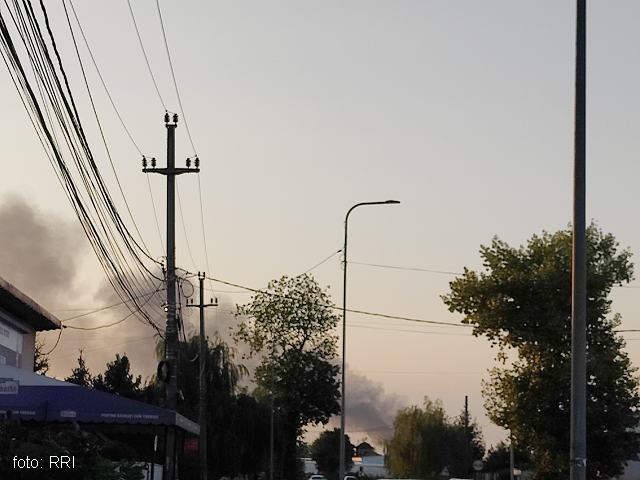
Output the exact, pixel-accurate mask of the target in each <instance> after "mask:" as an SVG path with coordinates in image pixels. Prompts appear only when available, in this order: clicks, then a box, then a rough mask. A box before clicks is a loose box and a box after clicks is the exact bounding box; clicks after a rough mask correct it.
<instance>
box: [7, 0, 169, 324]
mask: <svg viewBox="0 0 640 480" xmlns="http://www.w3.org/2000/svg"><path fill="white" fill-rule="evenodd" d="M4 3H5V6H6V8H4V9H2V10H0V43H1V50H2V57H3V60H4V61H5V64H6V65H7V67H8V70H9V72H10V74H11V77H12V80H13V82H14V84H15V86H16V89H17V90H18V92H19V94H20V97H21V99H22V102H23V104H24V106H25V108H26V110H27V112H28V114H29V117H30V119H31V122H32V123H33V126H34V128H35V130H36V132H37V134H38V136H39V138H40V142H41V143H42V146H43V147H44V149H45V151H46V153H47V156H48V157H49V161H50V162H51V165H52V166H53V168H54V171H55V172H56V175H57V177H58V179H59V180H60V183H61V184H62V186H63V187H64V190H65V193H66V195H67V197H68V199H69V201H70V202H71V205H72V206H73V209H74V211H75V213H76V215H77V216H78V219H79V220H80V222H81V224H82V227H83V229H84V231H85V233H86V235H87V237H88V239H89V241H90V242H91V245H92V247H93V249H94V251H95V253H96V255H97V257H98V259H99V261H100V263H101V264H102V267H103V268H104V271H105V273H106V274H107V278H108V279H109V281H110V282H111V284H112V285H113V288H114V289H115V291H116V292H117V294H118V296H119V297H120V299H121V300H122V301H123V302H124V303H125V304H126V305H127V306H128V308H129V310H130V311H131V312H132V314H134V315H135V316H136V317H137V318H138V319H139V320H140V321H142V322H145V323H148V324H149V325H151V326H152V327H154V328H155V329H156V331H157V332H158V333H160V334H162V332H163V328H162V327H161V324H159V323H158V320H159V319H162V318H163V317H164V308H163V303H164V294H163V293H162V292H163V291H164V290H166V286H165V278H164V277H165V275H164V268H162V267H163V266H162V263H160V262H158V261H156V260H155V259H154V258H153V257H151V255H150V254H149V252H148V250H147V248H146V246H144V243H143V242H142V240H140V242H138V241H137V240H136V239H135V238H134V237H133V235H132V234H131V232H130V231H129V229H128V228H127V227H126V225H125V224H124V222H123V220H122V218H121V216H120V214H119V212H118V209H117V208H116V205H115V204H114V202H113V200H112V197H111V195H110V193H109V191H108V189H107V186H106V184H105V182H104V180H103V178H102V176H101V174H100V172H99V170H98V167H97V165H96V162H95V159H94V156H93V154H92V152H91V149H90V148H89V144H88V141H87V138H86V136H85V134H84V131H83V128H82V123H81V121H80V117H79V115H78V111H77V109H76V104H75V101H74V98H73V95H72V92H71V89H70V87H69V83H68V80H67V76H66V73H65V70H64V67H63V64H62V60H61V58H60V55H59V52H58V48H57V46H56V42H55V39H54V36H53V33H52V32H51V29H50V26H49V20H48V16H47V11H46V8H45V6H44V2H42V1H40V11H39V15H40V21H39V19H38V15H37V14H36V12H35V11H34V8H33V5H32V3H31V1H30V0H23V1H18V0H13V1H7V0H5V2H4ZM42 21H43V22H44V26H45V30H46V32H47V33H46V35H44V34H43V28H42V26H41V22H42ZM9 26H11V32H10V30H9ZM12 33H13V35H14V36H15V38H16V39H17V41H18V42H19V43H18V44H16V42H14V39H13V37H12ZM27 69H29V71H30V72H31V74H30V75H28V74H27ZM141 244H142V245H141Z"/></svg>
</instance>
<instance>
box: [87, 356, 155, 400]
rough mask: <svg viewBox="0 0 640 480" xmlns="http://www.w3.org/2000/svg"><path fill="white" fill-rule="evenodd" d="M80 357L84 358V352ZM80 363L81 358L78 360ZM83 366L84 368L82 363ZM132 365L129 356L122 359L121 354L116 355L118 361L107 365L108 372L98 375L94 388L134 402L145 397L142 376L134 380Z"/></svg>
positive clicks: (93, 383)
mask: <svg viewBox="0 0 640 480" xmlns="http://www.w3.org/2000/svg"><path fill="white" fill-rule="evenodd" d="M80 357H82V352H81V355H80ZM78 362H80V358H79V359H78ZM81 366H84V361H82V364H81ZM130 369H131V364H130V363H129V359H128V358H127V355H126V354H124V355H123V356H122V357H120V354H119V353H116V359H115V360H114V361H113V362H109V363H107V370H105V372H104V376H102V374H98V375H97V376H96V377H95V378H94V379H93V381H92V386H93V388H95V389H96V390H102V391H103V392H108V393H114V394H116V395H120V396H122V397H125V398H131V399H133V400H140V399H142V397H143V392H142V389H141V388H140V383H141V382H142V376H140V375H138V377H137V378H136V379H135V380H134V379H133V375H132V374H131V373H130V372H129V370H130Z"/></svg>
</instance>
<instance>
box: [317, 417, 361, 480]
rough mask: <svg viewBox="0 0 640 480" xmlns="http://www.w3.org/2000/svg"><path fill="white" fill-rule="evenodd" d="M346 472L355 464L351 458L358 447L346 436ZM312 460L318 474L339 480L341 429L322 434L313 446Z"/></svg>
mask: <svg viewBox="0 0 640 480" xmlns="http://www.w3.org/2000/svg"><path fill="white" fill-rule="evenodd" d="M344 450H345V459H346V462H345V463H346V465H345V471H347V472H348V471H349V470H351V467H353V462H352V461H351V457H353V456H354V455H355V452H356V447H355V446H354V445H353V444H352V443H351V442H350V441H349V435H345V448H344ZM311 458H313V460H314V461H315V462H316V467H317V469H318V472H320V473H321V474H322V475H324V476H325V477H326V478H328V479H329V480H337V479H338V477H339V474H340V473H339V472H340V429H339V428H334V429H333V430H328V431H324V432H322V433H321V434H320V435H319V436H318V438H316V440H315V441H314V442H313V443H312V444H311Z"/></svg>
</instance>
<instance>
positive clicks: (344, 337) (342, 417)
mask: <svg viewBox="0 0 640 480" xmlns="http://www.w3.org/2000/svg"><path fill="white" fill-rule="evenodd" d="M397 203H400V202H399V201H398V200H386V201H384V202H362V203H357V204H355V205H354V206H353V207H351V208H350V209H349V211H348V212H347V215H346V216H345V217H344V249H343V250H342V254H343V255H344V280H343V284H342V286H343V290H342V385H341V388H342V398H341V399H340V400H341V408H340V477H338V480H344V474H345V451H344V449H345V443H346V442H345V417H346V415H345V408H346V401H345V388H346V387H345V368H346V359H347V318H346V317H347V226H348V222H349V214H350V213H351V212H352V211H353V210H354V209H355V208H357V207H361V206H362V205H389V204H397Z"/></svg>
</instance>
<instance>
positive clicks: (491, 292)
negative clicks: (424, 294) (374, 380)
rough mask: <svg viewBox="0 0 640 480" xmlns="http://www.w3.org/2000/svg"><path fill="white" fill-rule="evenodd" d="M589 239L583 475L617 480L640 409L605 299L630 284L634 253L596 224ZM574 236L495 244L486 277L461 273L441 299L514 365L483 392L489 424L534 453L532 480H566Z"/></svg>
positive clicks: (637, 444)
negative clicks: (511, 351)
mask: <svg viewBox="0 0 640 480" xmlns="http://www.w3.org/2000/svg"><path fill="white" fill-rule="evenodd" d="M586 234H587V235H586V237H587V351H588V353H587V378H588V381H587V396H588V398H587V400H588V401H587V439H588V440H587V458H588V462H587V471H588V473H587V475H588V477H589V478H594V477H596V476H601V477H613V476H616V475H619V474H620V473H622V470H623V468H624V464H625V462H626V461H627V460H631V459H635V458H636V456H637V452H638V450H639V449H640V438H639V437H638V435H637V434H636V433H635V432H634V431H633V430H634V429H635V427H636V426H637V425H638V415H637V413H636V409H637V408H638V407H639V406H640V398H639V397H638V393H637V387H638V379H637V378H636V377H634V375H633V373H634V372H635V370H636V369H635V368H633V367H632V366H631V363H630V361H629V358H628V356H627V354H626V353H625V352H624V351H623V348H624V346H625V342H624V340H623V339H622V338H621V337H620V336H618V335H616V333H615V331H614V329H615V328H616V327H618V326H619V325H620V321H621V320H620V316H619V315H614V316H613V317H611V316H609V314H610V313H611V301H610V300H608V299H607V297H608V295H609V293H610V292H611V288H612V287H613V286H614V285H617V284H622V283H623V282H629V281H630V280H631V279H632V276H633V265H632V264H631V262H630V261H629V258H630V256H631V253H630V252H629V251H628V250H622V251H621V252H619V253H618V243H617V242H616V240H615V238H614V237H613V236H612V235H611V234H606V235H605V234H603V233H602V231H601V230H600V229H599V228H598V227H597V226H596V225H595V224H591V225H590V226H589V227H588V229H587V232H586ZM571 237H572V233H571V231H570V230H566V231H560V232H557V233H556V234H554V235H550V234H548V233H546V232H544V233H543V235H542V236H535V235H534V236H533V237H532V238H531V240H529V242H528V244H527V246H526V247H525V246H521V247H520V248H518V249H516V248H512V247H510V246H509V245H507V244H506V243H504V242H502V241H500V240H499V239H498V238H497V237H495V238H494V239H493V241H492V243H491V246H490V247H485V246H482V247H481V249H480V254H481V256H482V258H483V259H484V266H485V268H486V271H487V273H479V274H478V273H476V272H473V271H469V270H467V269H466V268H465V273H464V275H463V276H462V277H459V278H457V279H456V280H454V281H453V282H451V283H450V287H451V293H450V294H449V295H445V296H443V297H442V298H443V300H444V302H445V304H446V305H447V306H448V307H449V310H450V311H452V312H459V313H462V314H464V315H465V318H464V319H463V320H462V322H463V323H466V324H470V325H473V327H474V329H473V333H474V335H476V336H479V335H486V336H487V337H488V338H489V340H490V341H491V342H492V344H493V345H497V346H498V347H500V350H499V353H498V356H497V358H498V360H500V361H502V362H503V364H504V363H505V362H506V349H507V348H515V349H517V351H518V358H517V360H516V361H515V362H513V364H512V365H511V367H510V368H494V369H493V370H492V371H491V380H490V381H489V382H486V383H484V390H483V395H484V398H485V407H486V409H487V411H488V414H489V418H490V419H491V420H492V421H493V422H494V423H496V424H497V425H500V426H502V427H504V428H508V429H510V430H511V431H512V432H513V434H514V436H515V438H516V442H517V443H518V444H519V445H520V446H521V447H522V448H524V449H526V450H530V451H531V452H532V455H533V460H534V462H535V464H536V466H537V467H538V469H539V470H538V472H537V473H536V478H539V479H542V478H554V479H555V478H567V475H568V471H569V449H570V439H569V434H570V411H571V403H570V402H571V387H570V385H571V381H570V379H571Z"/></svg>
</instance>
